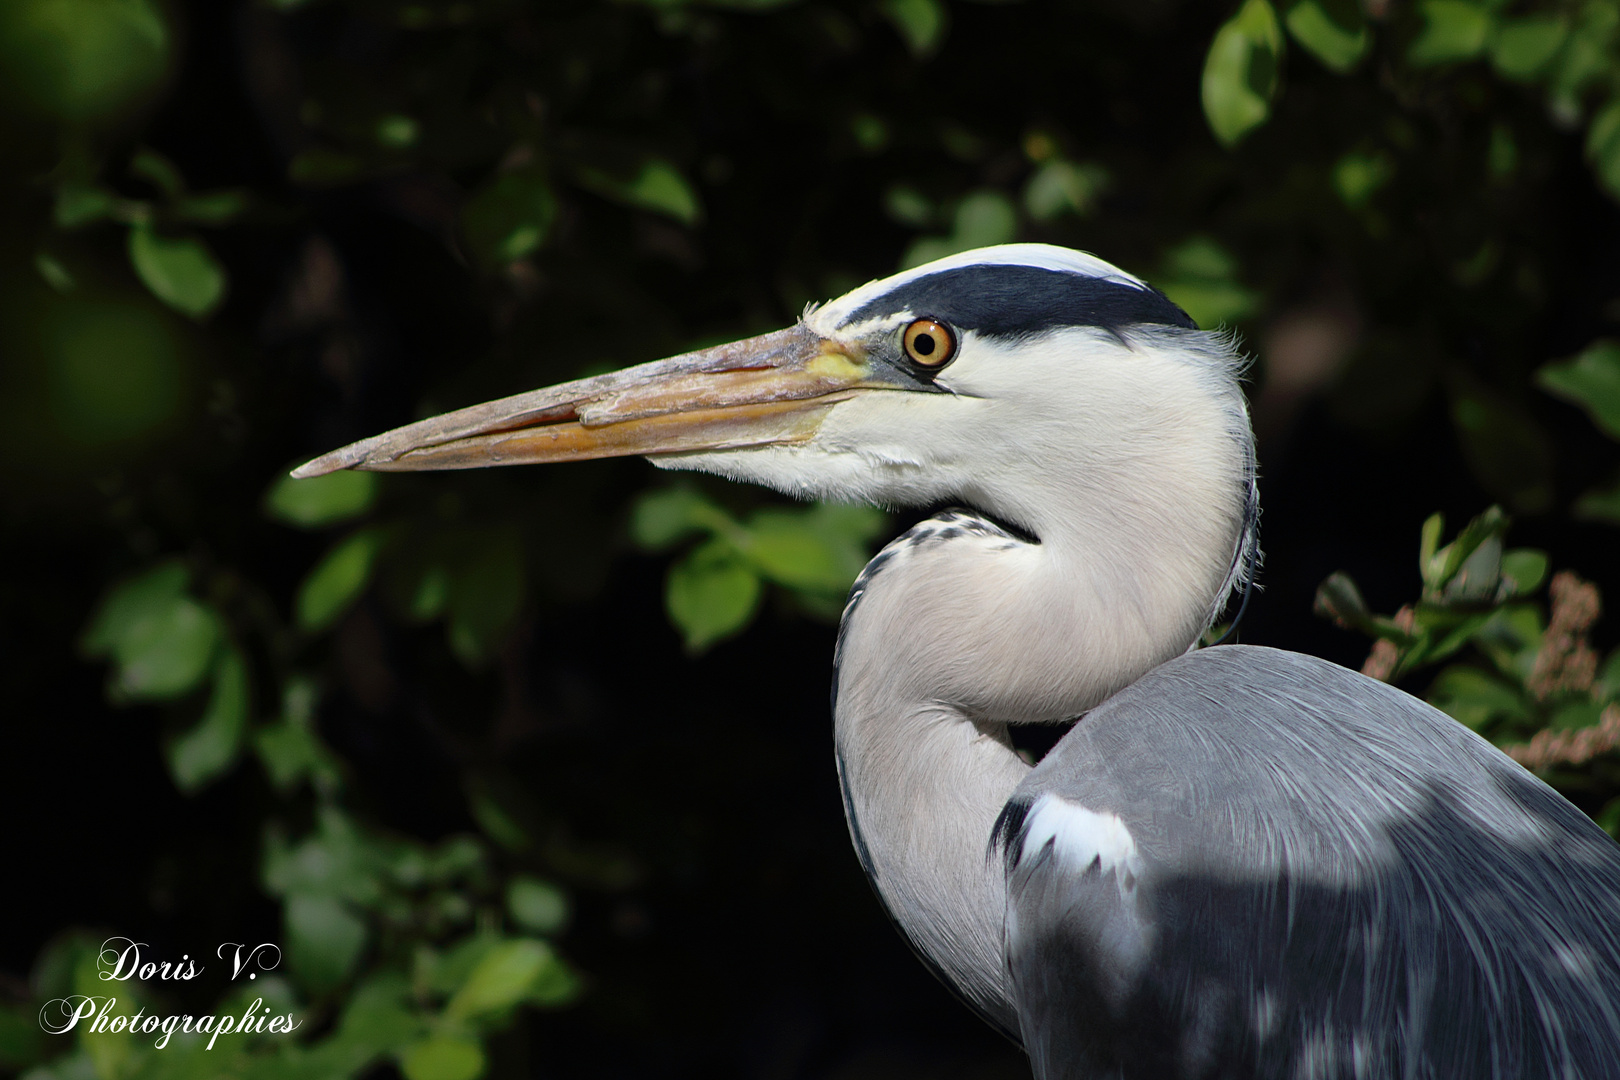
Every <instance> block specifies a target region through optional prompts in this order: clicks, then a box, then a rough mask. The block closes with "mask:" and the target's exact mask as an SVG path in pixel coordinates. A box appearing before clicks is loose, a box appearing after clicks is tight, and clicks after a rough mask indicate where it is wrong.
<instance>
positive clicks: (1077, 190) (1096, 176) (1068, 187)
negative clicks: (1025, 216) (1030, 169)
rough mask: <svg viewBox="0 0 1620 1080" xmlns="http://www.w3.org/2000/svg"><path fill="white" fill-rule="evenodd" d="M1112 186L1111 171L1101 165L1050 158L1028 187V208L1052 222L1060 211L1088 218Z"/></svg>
mask: <svg viewBox="0 0 1620 1080" xmlns="http://www.w3.org/2000/svg"><path fill="white" fill-rule="evenodd" d="M1107 186H1108V172H1107V170H1105V169H1103V168H1102V166H1100V165H1077V164H1075V163H1074V162H1072V161H1048V162H1047V163H1046V164H1044V165H1042V166H1041V167H1040V168H1038V169H1036V170H1035V174H1034V175H1033V176H1031V177H1030V178H1029V183H1028V185H1026V186H1025V188H1024V209H1025V210H1026V211H1028V212H1029V216H1030V217H1032V218H1034V219H1035V220H1036V221H1051V220H1052V219H1054V218H1056V217H1057V216H1058V215H1060V214H1065V213H1071V214H1074V215H1075V216H1077V217H1085V216H1086V215H1088V214H1090V213H1091V212H1092V211H1093V210H1094V209H1096V207H1097V200H1098V198H1099V197H1100V196H1101V195H1102V192H1103V190H1104V189H1105V188H1107Z"/></svg>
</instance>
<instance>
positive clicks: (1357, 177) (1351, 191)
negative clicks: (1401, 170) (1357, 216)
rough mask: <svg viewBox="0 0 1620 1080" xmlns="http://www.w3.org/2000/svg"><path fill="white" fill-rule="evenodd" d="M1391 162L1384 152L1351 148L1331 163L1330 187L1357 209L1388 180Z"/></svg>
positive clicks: (1391, 166) (1392, 169)
mask: <svg viewBox="0 0 1620 1080" xmlns="http://www.w3.org/2000/svg"><path fill="white" fill-rule="evenodd" d="M1394 175H1395V163H1394V162H1393V161H1391V160H1390V157H1389V155H1388V154H1384V153H1362V152H1359V151H1351V152H1350V153H1348V154H1346V155H1344V156H1343V157H1341V158H1340V159H1339V160H1338V161H1337V162H1336V163H1335V164H1334V166H1333V189H1334V190H1335V191H1337V192H1338V193H1339V198H1340V199H1341V200H1343V202H1344V204H1345V205H1346V206H1348V207H1350V208H1351V209H1352V210H1359V209H1360V208H1361V207H1363V206H1366V205H1367V203H1368V201H1369V200H1370V199H1371V198H1372V197H1373V196H1374V195H1375V194H1377V193H1378V191H1379V189H1380V188H1382V187H1383V186H1384V185H1385V184H1387V183H1389V181H1390V179H1391V178H1392V177H1393V176H1394Z"/></svg>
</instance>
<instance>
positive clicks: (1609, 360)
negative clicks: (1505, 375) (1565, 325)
mask: <svg viewBox="0 0 1620 1080" xmlns="http://www.w3.org/2000/svg"><path fill="white" fill-rule="evenodd" d="M1536 382H1537V384H1539V385H1540V386H1541V388H1542V389H1543V390H1545V391H1547V392H1548V393H1549V394H1552V395H1554V396H1555V397H1560V398H1563V399H1564V400H1565V401H1568V402H1571V403H1573V404H1575V405H1579V406H1580V407H1581V408H1583V409H1585V410H1586V413H1587V415H1588V416H1590V417H1591V418H1592V422H1593V423H1595V424H1597V426H1598V427H1599V428H1601V429H1602V430H1603V432H1604V434H1606V435H1608V436H1610V437H1611V438H1615V439H1620V342H1617V341H1613V340H1611V339H1608V338H1605V339H1603V340H1600V341H1595V342H1593V343H1592V344H1591V345H1588V346H1587V347H1586V348H1585V349H1584V350H1582V351H1581V353H1580V354H1579V355H1576V356H1572V357H1570V358H1569V359H1568V360H1560V361H1557V362H1556V363H1551V364H1547V365H1545V366H1543V367H1542V368H1541V369H1540V370H1539V371H1537V372H1536Z"/></svg>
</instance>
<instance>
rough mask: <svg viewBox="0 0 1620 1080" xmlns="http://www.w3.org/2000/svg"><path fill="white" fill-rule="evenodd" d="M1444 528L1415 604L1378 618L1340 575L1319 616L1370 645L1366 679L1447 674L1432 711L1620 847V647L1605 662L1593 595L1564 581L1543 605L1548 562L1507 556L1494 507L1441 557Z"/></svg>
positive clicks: (1433, 542) (1437, 530)
mask: <svg viewBox="0 0 1620 1080" xmlns="http://www.w3.org/2000/svg"><path fill="white" fill-rule="evenodd" d="M1443 529H1444V523H1443V520H1442V518H1441V517H1440V515H1439V514H1435V515H1434V516H1433V517H1431V518H1429V520H1428V521H1426V522H1424V524H1423V536H1422V542H1421V544H1420V547H1419V552H1418V569H1419V572H1420V575H1421V577H1422V581H1423V590H1422V594H1421V596H1420V597H1419V598H1418V600H1417V602H1416V603H1413V604H1408V605H1406V606H1404V607H1402V608H1401V609H1400V610H1399V611H1397V612H1396V613H1395V614H1394V615H1374V614H1373V613H1372V612H1371V611H1369V610H1368V608H1367V604H1366V601H1365V600H1363V599H1362V596H1361V591H1360V589H1358V588H1357V587H1356V583H1355V582H1354V581H1353V580H1352V579H1351V578H1350V576H1349V575H1347V574H1344V573H1342V572H1341V573H1336V574H1333V575H1332V576H1330V577H1329V578H1328V579H1327V580H1326V581H1324V582H1323V583H1322V585H1321V587H1320V588H1319V589H1318V590H1317V594H1316V610H1317V613H1318V614H1320V615H1323V616H1325V617H1327V618H1330V619H1332V620H1333V621H1334V622H1336V623H1338V624H1339V625H1341V626H1343V627H1345V628H1347V629H1352V630H1358V631H1360V632H1362V633H1364V634H1367V635H1369V636H1371V637H1372V638H1374V645H1373V649H1372V652H1371V653H1370V654H1369V655H1368V657H1367V662H1366V663H1365V664H1364V665H1363V666H1362V669H1361V670H1362V673H1363V674H1366V675H1371V676H1373V677H1374V678H1377V679H1382V680H1384V681H1386V682H1390V681H1395V680H1398V679H1402V678H1404V677H1407V676H1411V675H1413V674H1414V673H1416V672H1418V671H1421V670H1424V669H1427V668H1432V667H1435V666H1437V665H1440V664H1445V666H1444V667H1442V668H1440V670H1439V671H1438V672H1436V673H1435V674H1434V676H1433V679H1432V680H1431V681H1430V683H1429V688H1428V692H1427V695H1426V696H1427V697H1428V699H1429V701H1430V702H1431V703H1432V704H1434V705H1436V706H1438V707H1439V708H1441V709H1443V710H1444V711H1445V712H1447V713H1449V714H1450V715H1451V716H1452V717H1454V718H1455V719H1457V720H1458V721H1460V722H1461V723H1463V724H1466V725H1467V726H1468V727H1470V728H1472V729H1474V730H1475V731H1477V732H1479V733H1480V734H1482V735H1484V736H1486V737H1487V738H1489V739H1491V740H1492V741H1493V742H1495V743H1496V744H1497V745H1499V746H1501V747H1502V748H1503V749H1505V750H1506V751H1507V752H1508V753H1509V754H1510V755H1511V756H1512V757H1513V758H1514V759H1515V760H1517V761H1519V762H1520V763H1521V764H1523V765H1525V766H1527V767H1529V768H1532V769H1536V770H1538V771H1541V772H1542V773H1543V774H1544V775H1545V776H1546V778H1547V779H1548V780H1549V781H1551V782H1552V783H1553V784H1554V785H1555V786H1557V787H1558V788H1560V789H1561V790H1563V791H1564V792H1565V793H1566V794H1568V795H1570V796H1571V797H1574V798H1581V799H1583V801H1587V802H1591V801H1593V800H1594V799H1595V800H1597V801H1598V803H1599V805H1601V807H1602V809H1601V810H1600V811H1599V813H1598V815H1597V819H1598V821H1599V823H1600V824H1602V825H1603V826H1604V827H1605V828H1607V829H1608V830H1609V832H1610V833H1611V834H1614V835H1615V836H1616V837H1620V761H1617V760H1616V759H1615V758H1614V756H1613V751H1614V750H1616V749H1620V648H1616V649H1614V650H1613V651H1612V652H1611V653H1610V654H1609V656H1608V659H1607V660H1601V659H1600V658H1599V655H1598V653H1597V652H1596V650H1594V649H1593V647H1592V644H1591V641H1590V639H1589V635H1590V633H1591V631H1592V629H1593V625H1594V624H1595V623H1596V622H1597V619H1598V615H1599V613H1600V610H1601V601H1600V597H1599V593H1598V590H1597V588H1596V587H1595V586H1593V585H1592V584H1590V583H1589V582H1583V581H1581V580H1580V579H1579V578H1578V577H1576V576H1575V575H1574V574H1572V573H1570V572H1568V571H1562V572H1560V573H1558V574H1555V575H1554V576H1553V578H1552V580H1551V583H1550V585H1549V586H1548V596H1549V602H1548V604H1547V605H1546V606H1543V605H1542V604H1540V603H1538V602H1536V601H1535V599H1534V596H1535V594H1536V593H1537V592H1538V591H1540V589H1541V586H1542V585H1543V583H1544V582H1545V579H1546V577H1547V562H1548V560H1547V554H1546V553H1545V552H1542V551H1534V550H1531V549H1527V548H1520V549H1515V550H1504V549H1503V546H1502V545H1503V539H1504V537H1505V535H1506V533H1507V531H1508V519H1507V517H1506V516H1505V515H1503V514H1502V512H1501V510H1500V509H1499V508H1497V507H1492V508H1491V509H1490V510H1488V511H1486V512H1485V513H1484V514H1482V515H1480V516H1479V517H1477V518H1475V519H1474V520H1473V521H1470V522H1469V523H1468V525H1467V526H1465V527H1464V528H1463V529H1462V531H1461V532H1459V533H1458V534H1457V536H1456V537H1455V538H1454V539H1453V540H1452V541H1451V543H1449V544H1446V545H1445V546H1444V547H1441V546H1439V541H1440V536H1441V532H1442V530H1443ZM1459 656H1464V657H1466V659H1465V660H1463V661H1462V662H1450V663H1447V662H1448V661H1454V660H1455V658H1457V657H1459Z"/></svg>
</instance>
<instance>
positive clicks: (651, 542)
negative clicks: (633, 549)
mask: <svg viewBox="0 0 1620 1080" xmlns="http://www.w3.org/2000/svg"><path fill="white" fill-rule="evenodd" d="M735 529H736V523H735V522H733V521H732V520H731V518H730V516H729V515H727V514H726V512H725V511H723V510H721V509H720V508H719V507H718V506H715V505H714V504H713V503H711V502H710V501H709V500H708V499H705V498H704V497H703V496H702V495H699V494H698V493H697V492H696V491H693V490H692V489H691V488H688V487H671V488H663V489H660V490H658V491H648V492H644V493H642V495H641V496H640V497H638V498H637V499H636V501H635V505H634V506H633V507H632V508H631V510H630V536H631V538H632V539H633V540H635V542H636V544H637V545H638V546H640V547H643V548H645V549H647V550H648V551H662V550H663V549H665V548H667V547H670V546H672V545H674V544H675V543H676V542H677V541H680V540H683V539H685V538H686V537H688V536H690V535H692V534H693V533H697V532H702V531H705V530H707V531H710V532H714V531H717V530H735Z"/></svg>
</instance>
